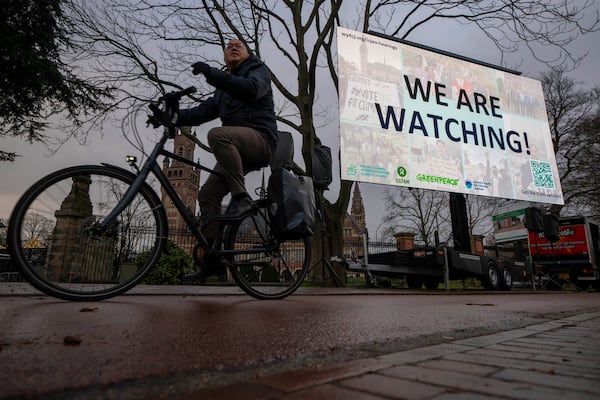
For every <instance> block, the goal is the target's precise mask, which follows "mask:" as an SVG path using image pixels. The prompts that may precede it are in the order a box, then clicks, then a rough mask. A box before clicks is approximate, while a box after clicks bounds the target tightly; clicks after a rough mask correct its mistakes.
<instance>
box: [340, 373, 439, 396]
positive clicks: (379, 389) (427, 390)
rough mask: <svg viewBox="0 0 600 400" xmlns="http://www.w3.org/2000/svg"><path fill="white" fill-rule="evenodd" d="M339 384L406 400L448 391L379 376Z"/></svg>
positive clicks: (366, 376)
mask: <svg viewBox="0 0 600 400" xmlns="http://www.w3.org/2000/svg"><path fill="white" fill-rule="evenodd" d="M339 384H340V385H342V386H345V387H349V388H353V389H356V390H361V391H364V392H368V393H371V394H376V395H380V396H385V397H390V398H393V399H406V400H421V399H429V398H431V397H432V396H435V395H437V394H440V393H444V392H445V391H446V388H443V387H439V386H431V385H427V384H424V383H419V382H414V381H409V380H405V379H398V378H393V377H390V376H385V375H379V374H367V375H362V376H359V377H356V378H352V379H346V380H343V381H341V382H340V383H339Z"/></svg>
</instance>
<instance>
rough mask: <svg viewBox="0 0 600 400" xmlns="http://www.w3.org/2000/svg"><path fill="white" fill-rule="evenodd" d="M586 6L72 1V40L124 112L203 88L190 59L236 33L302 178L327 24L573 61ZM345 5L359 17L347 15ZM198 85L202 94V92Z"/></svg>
mask: <svg viewBox="0 0 600 400" xmlns="http://www.w3.org/2000/svg"><path fill="white" fill-rule="evenodd" d="M593 7H594V3H593V2H592V1H585V2H581V1H575V0H560V1H559V0H552V1H544V2H539V1H537V0H536V1H533V0H520V1H515V0H494V1H475V0H468V1H465V0H450V1H439V0H378V1H372V0H366V1H364V2H362V3H360V4H358V6H357V3H356V2H353V1H346V2H344V1H343V0H329V1H325V0H317V1H313V2H307V1H304V2H303V1H291V0H282V1H274V0H235V1H234V0H197V1H192V0H174V1H173V0H172V1H168V2H167V1H161V0H139V1H135V2H132V1H126V0H120V1H97V2H84V1H83V0H80V1H79V5H78V6H77V7H74V9H73V11H72V13H73V18H74V19H75V20H77V19H78V20H79V23H78V24H76V26H77V27H78V28H79V32H78V38H79V40H80V41H81V42H80V43H78V44H80V45H81V46H82V47H85V46H87V49H88V51H89V55H90V57H93V60H94V63H93V64H91V65H93V68H94V70H93V71H90V73H92V74H95V75H94V77H95V78H97V79H104V80H105V81H106V82H107V83H111V84H112V86H115V87H118V88H119V89H120V93H119V95H118V99H119V101H118V102H117V103H116V104H115V107H114V109H120V108H123V109H127V110H128V111H129V112H135V111H138V110H139V109H140V108H141V107H143V106H144V103H145V102H146V101H147V100H148V99H150V98H153V97H155V96H156V95H157V94H158V93H161V92H165V91H168V90H171V88H179V87H181V86H183V85H185V86H187V85H188V84H189V83H192V82H193V83H194V84H196V85H197V86H198V85H200V86H203V83H202V82H201V81H199V80H198V79H197V78H193V77H192V76H191V74H190V73H189V64H190V63H191V62H194V61H200V60H203V61H208V62H211V63H215V62H220V60H221V57H222V48H223V46H224V44H225V42H226V40H227V39H228V38H231V37H237V38H240V39H244V40H245V41H246V42H248V43H249V44H250V47H251V48H252V50H253V51H254V52H255V53H256V54H257V55H258V56H259V57H262V58H264V59H265V61H266V62H267V65H268V66H269V67H270V68H271V72H272V78H273V82H274V85H275V87H276V89H277V91H278V93H279V96H278V120H279V123H280V124H282V125H284V126H286V127H288V128H289V129H290V130H292V131H293V132H295V133H297V134H298V137H299V138H301V141H302V156H303V161H304V165H305V167H304V169H305V171H306V172H307V173H308V174H309V175H310V174H311V172H312V171H311V169H312V149H313V146H314V143H315V139H316V138H317V136H318V135H319V136H320V137H321V138H323V137H325V135H326V134H327V133H328V132H331V129H332V128H331V125H332V124H330V123H331V122H333V121H334V119H335V118H334V116H335V115H336V113H335V108H336V98H335V96H334V95H333V93H336V92H337V70H336V57H335V43H334V42H335V40H334V38H335V35H334V33H335V27H336V25H345V26H347V27H353V28H355V29H358V30H362V31H368V30H370V29H374V30H377V31H378V32H379V33H384V34H387V35H391V36H394V37H398V38H410V36H411V34H412V33H413V32H415V31H416V30H418V29H426V28H427V27H428V26H430V25H432V24H434V23H436V22H437V21H443V20H448V21H455V22H457V23H459V24H472V25H473V26H476V27H477V28H479V30H480V31H481V33H482V35H484V36H485V37H486V38H487V39H489V41H490V43H491V44H493V45H494V46H496V48H498V50H499V54H500V55H504V54H506V53H509V52H512V51H516V50H517V48H518V46H526V47H527V48H528V49H530V50H531V52H532V54H533V55H534V57H537V58H540V57H541V55H539V54H540V53H538V51H537V50H538V47H539V46H543V47H544V50H545V54H548V52H547V50H548V49H553V50H555V51H554V53H552V54H553V55H552V58H549V59H543V60H542V61H545V62H547V63H549V64H562V63H570V64H571V65H575V64H577V62H578V61H579V60H580V57H579V56H577V55H574V54H572V53H571V52H569V50H568V44H569V43H570V42H571V41H572V40H573V39H574V38H575V37H576V36H577V35H579V34H585V33H588V32H591V31H595V30H597V29H598V21H599V19H598V15H596V16H595V18H594V17H592V18H591V20H590V21H589V22H588V25H584V16H585V15H586V12H587V11H588V10H590V9H593ZM353 12H356V14H354V15H357V16H358V18H357V19H356V20H355V21H354V22H347V21H349V20H350V18H351V17H352V13H353ZM588 16H589V14H588ZM352 25H354V26H352ZM500 61H501V62H502V61H503V60H502V59H501V60H500ZM201 89H203V90H201V91H200V93H203V94H206V93H208V91H209V90H210V88H207V87H202V88H201ZM201 99H202V96H201V95H200V96H198V97H196V98H194V99H193V100H194V101H198V100H201ZM127 121H129V122H130V121H132V120H127ZM324 142H326V141H324ZM300 167H301V166H298V168H300ZM351 186H352V182H349V181H342V182H340V185H339V188H340V189H339V192H338V195H337V199H336V200H335V201H334V202H333V203H330V202H329V201H325V207H326V211H327V212H326V215H327V218H328V220H327V226H328V227H329V230H330V231H331V233H333V235H332V236H331V243H330V245H329V248H328V252H329V251H330V252H332V253H334V254H341V252H342V247H343V243H342V220H343V218H344V215H345V211H346V210H347V208H348V204H349V200H350V192H351Z"/></svg>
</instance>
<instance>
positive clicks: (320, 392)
mask: <svg viewBox="0 0 600 400" xmlns="http://www.w3.org/2000/svg"><path fill="white" fill-rule="evenodd" d="M278 399H279V400H382V399H384V398H383V397H378V396H375V395H370V394H367V393H364V392H358V391H355V390H351V389H347V388H343V387H339V386H334V385H321V386H315V387H312V388H309V389H305V390H301V391H298V392H294V393H288V394H286V395H284V396H282V397H279V398H278Z"/></svg>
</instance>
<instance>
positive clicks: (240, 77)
mask: <svg viewBox="0 0 600 400" xmlns="http://www.w3.org/2000/svg"><path fill="white" fill-rule="evenodd" d="M205 77H206V81H207V82H208V83H209V84H211V85H213V86H214V87H215V88H216V90H215V93H214V95H213V97H211V98H209V99H207V100H206V101H204V102H202V103H201V104H199V105H198V106H197V107H194V108H189V109H187V110H180V111H179V118H178V120H177V126H193V125H200V124H202V123H204V122H208V121H211V120H213V119H215V118H217V117H218V118H220V119H221V123H222V125H223V126H247V127H251V128H254V129H256V130H257V131H259V132H260V133H261V134H262V135H263V136H264V137H265V139H266V140H267V141H268V143H269V144H270V145H271V149H272V150H274V149H275V145H276V144H277V125H276V122H275V111H274V107H275V106H274V103H273V90H272V89H271V76H270V75H269V70H268V69H267V67H266V66H265V65H264V64H263V63H262V62H261V61H260V60H259V59H258V58H257V57H256V56H254V55H251V56H250V58H248V59H247V60H246V61H244V62H243V63H242V64H241V65H240V66H239V67H237V68H235V69H234V70H233V71H231V72H226V71H221V70H219V69H216V68H211V69H210V71H209V72H208V73H206V74H205Z"/></svg>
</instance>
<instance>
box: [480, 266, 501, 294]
mask: <svg viewBox="0 0 600 400" xmlns="http://www.w3.org/2000/svg"><path fill="white" fill-rule="evenodd" d="M498 275H499V274H498V267H497V266H496V264H494V263H489V264H488V265H487V268H486V274H485V276H484V277H483V281H482V283H483V287H484V288H486V289H487V290H496V289H498V281H499V276H498Z"/></svg>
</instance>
